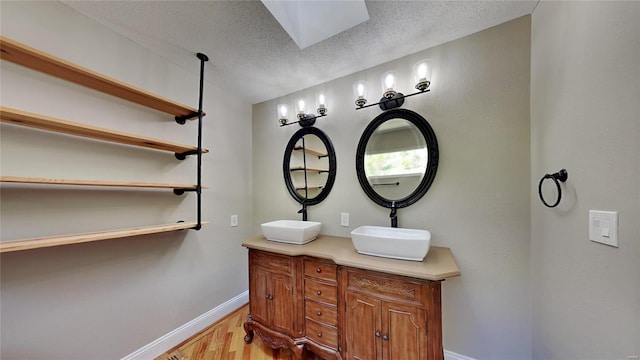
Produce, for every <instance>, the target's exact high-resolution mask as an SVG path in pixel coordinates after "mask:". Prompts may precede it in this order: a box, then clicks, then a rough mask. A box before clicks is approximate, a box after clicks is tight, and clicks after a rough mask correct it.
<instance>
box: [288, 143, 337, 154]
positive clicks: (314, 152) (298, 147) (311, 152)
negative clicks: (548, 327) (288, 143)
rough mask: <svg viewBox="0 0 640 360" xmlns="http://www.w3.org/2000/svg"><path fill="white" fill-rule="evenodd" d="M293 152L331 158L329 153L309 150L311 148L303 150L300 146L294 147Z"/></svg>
mask: <svg viewBox="0 0 640 360" xmlns="http://www.w3.org/2000/svg"><path fill="white" fill-rule="evenodd" d="M293 150H296V151H304V152H306V153H307V154H311V155H315V156H317V157H327V156H329V155H328V154H327V153H323V152H320V151H317V150H313V149H309V148H303V147H302V146H300V145H298V146H296V147H294V148H293Z"/></svg>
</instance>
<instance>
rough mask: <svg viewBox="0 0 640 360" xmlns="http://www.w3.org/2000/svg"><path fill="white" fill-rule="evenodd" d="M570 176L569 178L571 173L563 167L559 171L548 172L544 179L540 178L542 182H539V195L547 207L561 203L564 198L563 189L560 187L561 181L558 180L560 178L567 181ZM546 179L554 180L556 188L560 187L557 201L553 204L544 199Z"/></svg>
mask: <svg viewBox="0 0 640 360" xmlns="http://www.w3.org/2000/svg"><path fill="white" fill-rule="evenodd" d="M568 178H569V173H568V172H567V170H565V169H562V170H560V171H558V172H557V173H553V174H547V175H545V176H544V177H543V178H542V179H540V182H539V183H538V195H539V196H540V200H542V203H543V204H544V205H545V206H546V207H550V208H554V207H556V206H558V204H560V199H562V189H561V188H560V183H559V182H558V180H560V181H562V182H565V181H567V179H568ZM546 179H551V180H553V182H554V183H556V188H557V189H558V198H557V199H556V202H555V203H554V204H553V205H549V204H548V203H547V202H546V201H545V200H544V197H543V196H542V183H543V182H544V181H545V180H546Z"/></svg>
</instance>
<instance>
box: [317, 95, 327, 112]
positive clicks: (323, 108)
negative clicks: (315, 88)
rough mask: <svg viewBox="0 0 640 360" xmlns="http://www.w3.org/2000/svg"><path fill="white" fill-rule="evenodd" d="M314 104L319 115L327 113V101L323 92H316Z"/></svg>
mask: <svg viewBox="0 0 640 360" xmlns="http://www.w3.org/2000/svg"><path fill="white" fill-rule="evenodd" d="M316 105H317V106H316V111H317V112H318V114H320V115H321V116H324V115H326V114H327V103H326V101H325V97H324V93H322V92H321V93H319V94H318V102H317V103H316Z"/></svg>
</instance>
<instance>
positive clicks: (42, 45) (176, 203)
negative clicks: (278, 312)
mask: <svg viewBox="0 0 640 360" xmlns="http://www.w3.org/2000/svg"><path fill="white" fill-rule="evenodd" d="M1 24H2V35H3V36H6V37H8V38H11V39H14V40H17V41H20V42H23V43H25V44H27V45H29V46H32V47H35V48H37V49H40V50H43V51H45V52H49V53H51V54H53V55H56V56H58V57H61V58H63V59H66V60H68V61H71V62H75V63H77V64H80V65H82V66H85V67H88V68H90V69H93V70H96V71H98V72H101V73H104V74H106V75H108V76H112V77H114V78H116V79H119V80H121V81H124V82H127V83H130V84H132V85H134V86H138V87H141V88H143V89H145V90H147V91H151V92H154V93H157V94H159V95H162V96H165V97H168V98H171V99H173V100H176V101H178V102H181V103H185V104H188V105H191V106H194V107H197V101H198V71H199V61H198V60H197V59H196V58H195V56H194V55H193V54H185V56H193V68H192V69H191V68H190V69H183V68H180V67H178V66H176V65H174V64H172V63H170V62H168V61H165V60H164V59H163V58H161V57H160V56H158V55H157V54H154V53H152V52H150V51H148V50H146V49H145V48H143V47H141V46H139V45H137V44H136V43H134V42H132V41H130V40H128V39H126V38H124V37H122V36H120V35H117V34H116V33H114V32H112V31H110V30H108V29H106V28H104V27H102V26H101V25H99V24H97V23H95V22H94V21H92V20H89V19H88V18H86V17H84V16H83V15H80V14H78V13H76V12H75V11H74V10H72V9H70V8H68V7H66V6H65V5H63V4H61V3H58V2H3V3H2V15H1ZM196 50H197V49H196ZM1 71H2V81H1V83H0V86H1V91H2V93H1V97H2V105H3V106H9V107H15V108H19V109H23V110H27V111H32V112H36V113H42V114H47V115H50V116H55V117H59V118H63V119H67V120H70V121H76V122H81V123H86V124H92V125H96V126H100V127H105V128H110V129H115V130H121V131H126V132H131V133H135V134H142V135H146V136H151V137H156V138H160V139H165V140H170V141H175V142H178V143H186V144H195V143H196V133H197V132H196V129H197V123H196V122H189V123H188V124H187V125H185V126H179V125H177V124H175V122H174V121H173V119H172V117H171V116H169V115H166V114H162V113H160V112H156V111H154V110H149V109H147V108H143V107H141V106H137V105H134V104H132V103H129V102H126V101H123V100H119V99H117V98H113V97H110V96H107V95H103V94H100V93H97V92H94V91H91V90H87V89H85V88H82V87H79V86H76V85H73V84H70V83H67V82H64V81H61V80H58V79H55V78H52V77H50V76H47V75H44V74H41V73H37V72H34V71H31V70H28V69H26V68H23V67H20V66H18V65H15V64H13V63H9V62H6V61H2V62H1ZM204 109H205V111H206V112H207V114H208V115H207V116H206V117H205V118H204V134H203V144H204V147H206V148H209V149H211V153H209V154H206V155H204V157H203V183H204V185H207V186H209V190H205V191H204V192H203V219H204V220H209V221H211V225H209V226H206V227H204V228H203V229H202V230H201V231H199V232H196V231H193V230H189V231H183V232H177V233H170V234H164V235H157V236H143V237H136V238H127V239H120V240H111V241H104V242H99V243H90V244H81V245H70V246H63V247H57V248H46V249H38V250H29V251H23V252H16V253H7V254H3V255H2V257H1V271H2V285H1V286H2V288H1V299H0V300H1V304H2V309H1V316H2V320H1V321H2V322H1V324H0V325H1V328H2V337H1V339H0V340H1V343H2V352H1V353H0V357H1V358H2V359H116V358H120V357H122V356H125V355H127V354H130V353H132V352H133V351H135V350H137V349H139V348H140V347H142V346H143V345H146V344H148V343H150V342H151V341H153V340H155V339H157V338H159V337H160V336H162V335H165V334H166V333H168V332H170V331H172V330H174V329H176V328H177V327H179V326H181V325H183V324H185V323H187V322H188V321H190V320H193V319H194V318H196V317H197V316H199V315H201V314H203V313H205V312H207V311H209V310H211V309H212V308H215V307H216V306H218V305H219V304H221V303H223V302H225V301H226V300H229V299H231V298H233V297H234V296H236V295H238V294H240V293H242V292H244V291H245V290H246V289H247V273H246V269H247V264H246V251H245V249H243V248H242V247H241V246H240V243H241V242H242V240H243V239H245V238H246V237H248V236H249V235H251V233H252V227H251V225H250V224H252V218H251V214H252V210H251V191H252V189H251V185H250V181H249V180H247V179H250V178H251V122H250V117H251V110H250V106H249V104H245V103H242V102H240V101H237V100H235V99H234V98H233V97H232V96H230V95H228V94H226V93H225V92H223V91H221V90H220V89H218V88H216V87H215V86H213V85H212V84H210V83H207V84H205V100H204ZM229 119H233V121H229ZM1 136H2V138H1V140H2V144H1V151H2V158H1V160H2V164H1V165H2V167H1V171H2V175H21V176H34V177H49V178H68V179H74V178H77V179H104V180H116V181H136V180H137V181H148V182H177V183H194V182H195V178H196V177H195V176H196V167H195V165H196V162H195V158H190V159H188V160H186V161H184V162H179V161H177V160H176V159H175V158H174V157H173V155H172V154H171V153H166V152H160V151H155V150H145V149H139V148H130V147H127V146H123V145H116V144H108V143H102V142H99V141H93V140H86V139H80V138H74V137H69V136H64V135H59V134H52V133H46V132H40V131H36V130H32V129H24V128H21V127H17V126H13V125H5V124H3V125H2V133H1ZM1 210H2V217H1V218H0V220H1V221H2V239H3V240H12V239H17V238H23V237H32V236H42V235H55V234H65V233H76V232H84V231H96V230H102V229H112V228H113V229H117V228H126V227H130V226H143V225H153V224H161V223H170V222H175V221H178V220H181V219H184V220H192V219H195V214H196V210H195V195H194V194H189V195H186V196H183V197H177V196H175V195H173V194H172V193H171V191H167V190H163V191H149V190H143V191H137V190H104V189H86V188H84V189H78V188H52V187H39V186H14V185H3V187H2V208H1ZM231 214H238V215H239V219H240V226H239V227H237V228H230V227H229V226H228V225H229V216H230V215H231Z"/></svg>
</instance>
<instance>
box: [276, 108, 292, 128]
mask: <svg viewBox="0 0 640 360" xmlns="http://www.w3.org/2000/svg"><path fill="white" fill-rule="evenodd" d="M277 110H278V121H280V124H281V125H284V124H286V123H287V121H289V120H288V118H287V116H288V115H289V105H287V104H278V106H277Z"/></svg>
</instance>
